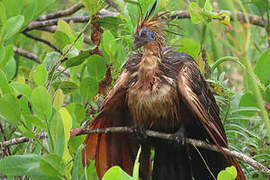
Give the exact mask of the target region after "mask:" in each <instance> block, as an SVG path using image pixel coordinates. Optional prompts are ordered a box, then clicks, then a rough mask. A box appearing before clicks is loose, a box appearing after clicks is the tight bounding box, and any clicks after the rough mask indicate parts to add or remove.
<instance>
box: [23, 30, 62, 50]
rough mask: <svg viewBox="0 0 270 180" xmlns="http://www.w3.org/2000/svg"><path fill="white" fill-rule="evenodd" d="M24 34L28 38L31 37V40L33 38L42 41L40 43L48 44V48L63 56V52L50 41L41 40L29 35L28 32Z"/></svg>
mask: <svg viewBox="0 0 270 180" xmlns="http://www.w3.org/2000/svg"><path fill="white" fill-rule="evenodd" d="M23 34H24V35H25V36H26V37H29V38H31V39H33V40H36V41H40V42H42V43H44V44H46V45H47V46H49V47H51V48H52V49H54V50H55V51H57V52H59V53H60V54H61V55H62V54H63V53H62V51H61V50H60V49H59V48H58V47H57V46H56V45H54V44H52V43H51V42H50V41H47V40H45V39H42V38H39V37H35V36H32V35H31V34H28V33H27V32H23Z"/></svg>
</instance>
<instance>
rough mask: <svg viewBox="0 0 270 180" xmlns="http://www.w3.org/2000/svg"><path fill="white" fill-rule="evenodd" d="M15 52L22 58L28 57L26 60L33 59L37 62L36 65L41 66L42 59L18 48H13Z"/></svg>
mask: <svg viewBox="0 0 270 180" xmlns="http://www.w3.org/2000/svg"><path fill="white" fill-rule="evenodd" d="M13 51H14V52H15V53H17V54H18V55H20V56H23V57H26V58H28V59H31V60H33V61H35V62H36V63H39V64H40V58H39V57H38V56H37V55H35V54H33V53H31V52H28V51H25V50H23V49H21V48H17V47H13Z"/></svg>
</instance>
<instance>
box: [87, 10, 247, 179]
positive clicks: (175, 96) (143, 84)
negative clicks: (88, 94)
mask: <svg viewBox="0 0 270 180" xmlns="http://www.w3.org/2000/svg"><path fill="white" fill-rule="evenodd" d="M154 6H155V5H154ZM154 6H153V7H154ZM153 9H154V8H152V9H151V10H150V13H149V14H148V16H147V17H146V18H145V19H144V20H143V21H142V22H140V23H139V24H138V27H137V30H136V32H135V37H134V43H133V48H138V47H140V46H143V47H144V48H143V51H142V52H134V53H132V54H130V56H129V59H128V61H127V63H126V64H125V66H124V67H123V69H122V73H121V74H120V76H119V78H118V80H117V82H116V84H115V86H114V87H113V88H112V90H111V91H110V93H109V95H108V96H107V97H106V99H105V101H104V103H103V107H102V109H101V111H100V112H99V114H98V115H97V117H96V118H95V119H94V121H93V122H91V124H90V127H92V128H106V127H119V126H129V127H134V126H137V127H142V128H144V129H150V130H155V131H160V132H166V133H180V134H183V135H184V136H185V137H188V138H194V139H200V140H203V141H206V142H209V143H212V144H216V145H218V146H219V147H221V146H223V147H228V143H227V139H226V135H225V131H224V129H223V125H222V123H221V120H220V118H219V109H218V106H217V105H216V102H215V99H214V97H213V95H212V93H211V91H210V89H209V87H208V86H207V84H206V82H205V80H204V78H203V77H202V75H201V74H200V71H199V70H198V68H197V66H196V64H195V63H194V61H193V59H192V57H190V56H189V55H188V54H185V53H179V52H176V51H174V50H173V49H171V48H168V47H166V36H165V34H164V33H163V22H162V20H160V19H159V17H155V18H153V19H150V15H151V14H152V12H153ZM149 32H152V33H154V35H153V34H151V33H149ZM143 35H146V36H148V37H145V38H144V37H141V36H143ZM145 39H147V40H145ZM138 41H139V42H138ZM85 145H86V147H85V149H83V152H82V153H83V162H84V164H87V163H88V160H90V159H93V157H94V156H95V155H96V168H97V173H98V176H99V178H102V176H103V175H104V173H105V172H106V171H107V170H108V169H109V168H110V167H112V166H114V165H119V166H120V167H121V168H122V169H124V170H125V171H126V172H127V173H129V174H132V169H133V164H134V161H135V157H136V153H137V151H138V148H139V142H138V140H137V139H136V138H135V137H133V136H131V135H127V134H108V135H105V134H99V135H88V137H87V138H86V140H85ZM141 145H142V153H141V156H140V176H141V178H142V179H150V176H151V171H152V168H151V162H150V150H151V148H154V149H155V158H154V166H153V172H152V179H153V180H159V179H160V180H163V179H170V180H176V179H182V180H191V179H192V178H194V179H200V180H201V179H205V180H206V179H207V180H208V179H213V177H212V175H211V173H212V174H213V175H214V176H215V177H217V174H218V172H219V171H221V170H222V169H224V168H225V167H227V166H230V165H232V164H233V165H234V166H236V167H237V169H238V174H239V175H238V178H237V180H244V179H245V177H244V175H243V173H242V171H241V168H240V167H239V165H238V163H237V162H236V160H235V159H234V158H232V157H229V156H226V155H225V153H223V154H222V153H217V152H212V151H209V150H205V149H201V148H198V151H199V152H198V151H197V150H196V149H195V148H194V147H192V146H190V145H187V144H186V145H184V146H182V147H175V146H173V145H172V144H169V143H168V142H166V141H161V140H156V139H153V140H151V144H150V143H148V144H146V143H142V144H141ZM201 156H202V157H201ZM204 161H205V162H206V164H205V163H204ZM208 168H209V169H210V171H211V173H210V172H209V169H208Z"/></svg>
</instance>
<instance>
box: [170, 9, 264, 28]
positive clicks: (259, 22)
mask: <svg viewBox="0 0 270 180" xmlns="http://www.w3.org/2000/svg"><path fill="white" fill-rule="evenodd" d="M223 12H227V13H228V14H229V16H230V18H231V20H232V21H233V20H234V19H233V15H232V12H231V11H224V10H221V11H219V12H218V13H223ZM236 15H237V19H238V21H241V22H243V23H246V20H245V16H244V14H243V13H242V12H237V14H236ZM186 18H190V14H189V12H188V11H187V10H183V11H182V10H180V11H175V12H174V13H171V15H170V19H186ZM248 19H249V23H250V24H253V25H255V26H259V27H264V26H265V24H266V23H267V21H264V20H263V19H262V18H261V17H259V16H256V15H252V14H249V15H248Z"/></svg>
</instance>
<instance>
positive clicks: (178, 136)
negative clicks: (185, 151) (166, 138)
mask: <svg viewBox="0 0 270 180" xmlns="http://www.w3.org/2000/svg"><path fill="white" fill-rule="evenodd" d="M170 139H171V142H172V144H174V145H176V146H179V145H185V129H184V127H180V129H179V130H178V131H177V132H176V133H174V134H172V135H171V136H170Z"/></svg>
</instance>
